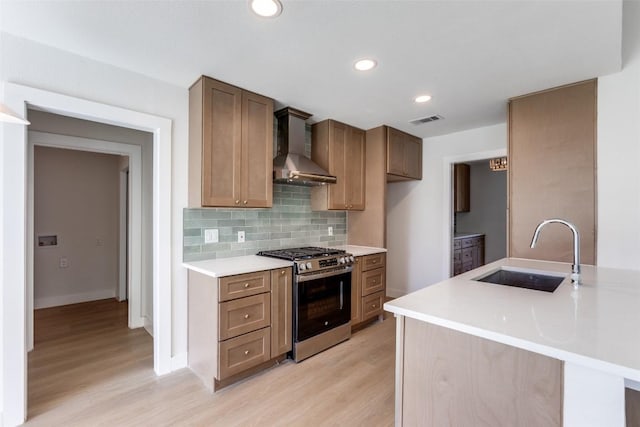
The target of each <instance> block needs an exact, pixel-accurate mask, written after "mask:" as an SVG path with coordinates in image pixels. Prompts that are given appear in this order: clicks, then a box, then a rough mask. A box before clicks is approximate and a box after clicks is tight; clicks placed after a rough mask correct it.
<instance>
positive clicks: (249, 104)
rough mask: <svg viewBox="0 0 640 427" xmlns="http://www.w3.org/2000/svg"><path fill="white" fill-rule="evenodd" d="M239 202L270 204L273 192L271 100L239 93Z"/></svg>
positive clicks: (246, 204) (259, 205)
mask: <svg viewBox="0 0 640 427" xmlns="http://www.w3.org/2000/svg"><path fill="white" fill-rule="evenodd" d="M242 117H243V121H242V149H241V152H242V168H241V169H242V180H241V182H242V192H241V194H242V205H243V206H244V207H270V206H271V204H272V193H273V184H272V176H273V172H272V171H273V100H271V99H270V98H267V97H264V96H261V95H257V94H255V93H251V92H243V94H242Z"/></svg>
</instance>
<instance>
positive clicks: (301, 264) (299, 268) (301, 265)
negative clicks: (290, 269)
mask: <svg viewBox="0 0 640 427" xmlns="http://www.w3.org/2000/svg"><path fill="white" fill-rule="evenodd" d="M306 269H307V266H306V265H304V262H301V263H300V264H298V270H300V271H305V270H306Z"/></svg>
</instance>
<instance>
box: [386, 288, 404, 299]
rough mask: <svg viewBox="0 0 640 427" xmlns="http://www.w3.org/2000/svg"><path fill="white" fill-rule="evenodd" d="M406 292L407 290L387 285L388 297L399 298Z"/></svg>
mask: <svg viewBox="0 0 640 427" xmlns="http://www.w3.org/2000/svg"><path fill="white" fill-rule="evenodd" d="M406 294H407V291H405V290H402V289H394V288H390V287H389V286H388V285H387V296H388V297H393V298H400V297H403V296H405V295H406Z"/></svg>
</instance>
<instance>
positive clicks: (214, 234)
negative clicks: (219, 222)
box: [204, 228, 218, 243]
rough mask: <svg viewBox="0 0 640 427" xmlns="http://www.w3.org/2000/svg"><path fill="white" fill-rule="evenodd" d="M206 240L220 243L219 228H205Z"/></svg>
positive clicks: (206, 241)
mask: <svg viewBox="0 0 640 427" xmlns="http://www.w3.org/2000/svg"><path fill="white" fill-rule="evenodd" d="M204 242H205V243H218V229H217V228H207V229H205V230H204Z"/></svg>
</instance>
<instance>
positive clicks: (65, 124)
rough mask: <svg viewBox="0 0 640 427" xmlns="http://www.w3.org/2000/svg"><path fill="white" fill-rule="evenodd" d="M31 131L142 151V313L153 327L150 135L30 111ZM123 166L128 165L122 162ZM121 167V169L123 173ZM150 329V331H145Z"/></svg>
mask: <svg viewBox="0 0 640 427" xmlns="http://www.w3.org/2000/svg"><path fill="white" fill-rule="evenodd" d="M28 119H29V121H30V122H31V125H30V126H29V130H30V131H41V132H48V133H55V134H59V135H70V136H77V137H80V138H90V139H98V140H102V141H110V142H119V143H124V144H132V145H139V146H141V147H142V225H143V228H142V289H141V291H142V300H141V308H140V309H141V313H142V315H143V316H144V317H145V318H146V319H147V321H146V322H145V323H148V324H152V323H153V135H152V134H151V133H149V132H142V131H138V130H133V129H126V128H122V127H119V126H111V125H106V124H103V123H96V122H91V121H88V120H81V119H76V118H72V117H66V116H61V115H58V114H51V113H46V112H43V111H37V110H29V115H28ZM123 162H127V160H126V158H124V160H123ZM122 168H123V167H122V165H121V167H120V169H122ZM147 329H151V328H149V327H148V328H147Z"/></svg>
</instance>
